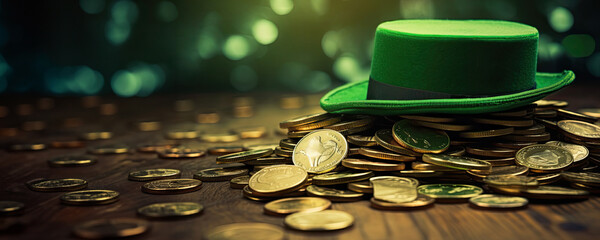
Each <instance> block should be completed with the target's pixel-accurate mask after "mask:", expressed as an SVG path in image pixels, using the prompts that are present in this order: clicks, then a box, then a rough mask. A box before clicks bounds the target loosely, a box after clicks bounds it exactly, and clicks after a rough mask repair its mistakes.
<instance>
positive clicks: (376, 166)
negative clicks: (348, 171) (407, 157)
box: [342, 158, 405, 171]
mask: <svg viewBox="0 0 600 240" xmlns="http://www.w3.org/2000/svg"><path fill="white" fill-rule="evenodd" d="M342 165H343V166H344V167H347V168H352V169H358V170H367V171H400V170H404V168H405V166H404V163H386V162H376V161H370V160H365V159H357V158H345V159H344V160H342Z"/></svg>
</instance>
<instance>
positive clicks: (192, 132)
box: [167, 130, 198, 140]
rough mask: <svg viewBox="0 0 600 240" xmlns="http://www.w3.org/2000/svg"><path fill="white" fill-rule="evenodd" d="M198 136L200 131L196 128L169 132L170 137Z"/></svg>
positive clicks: (178, 138) (185, 137)
mask: <svg viewBox="0 0 600 240" xmlns="http://www.w3.org/2000/svg"><path fill="white" fill-rule="evenodd" d="M197 137H198V131H196V130H176V131H169V132H167V138H168V139H175V140H180V139H194V138H197Z"/></svg>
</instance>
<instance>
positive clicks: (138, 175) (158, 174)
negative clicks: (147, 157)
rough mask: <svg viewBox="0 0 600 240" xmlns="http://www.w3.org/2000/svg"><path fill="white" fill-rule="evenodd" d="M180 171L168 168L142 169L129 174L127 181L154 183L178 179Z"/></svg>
mask: <svg viewBox="0 0 600 240" xmlns="http://www.w3.org/2000/svg"><path fill="white" fill-rule="evenodd" d="M180 176H181V171H179V170H177V169H169V168H154V169H144V170H137V171H132V172H129V180H132V181H154V180H159V179H169V178H178V177H180Z"/></svg>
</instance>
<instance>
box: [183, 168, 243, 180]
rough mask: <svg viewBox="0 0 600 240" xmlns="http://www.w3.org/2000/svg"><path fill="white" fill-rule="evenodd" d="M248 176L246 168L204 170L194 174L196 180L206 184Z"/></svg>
mask: <svg viewBox="0 0 600 240" xmlns="http://www.w3.org/2000/svg"><path fill="white" fill-rule="evenodd" d="M242 175H248V169H247V168H245V167H223V168H209V169H203V170H200V171H198V172H196V173H194V178H195V179H199V180H202V181H205V182H221V181H229V180H231V179H232V178H235V177H239V176H242Z"/></svg>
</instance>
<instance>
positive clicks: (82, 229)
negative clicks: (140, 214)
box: [73, 218, 150, 239]
mask: <svg viewBox="0 0 600 240" xmlns="http://www.w3.org/2000/svg"><path fill="white" fill-rule="evenodd" d="M148 229H150V223H149V222H148V221H146V220H142V219H136V218H112V219H98V220H91V221H87V222H84V223H81V224H79V225H77V226H75V227H74V228H73V234H74V235H75V236H78V237H81V238H86V239H106V238H123V237H132V236H137V235H140V234H142V233H145V232H146V231H148Z"/></svg>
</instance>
